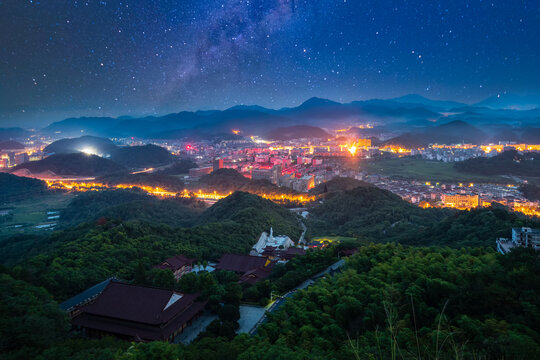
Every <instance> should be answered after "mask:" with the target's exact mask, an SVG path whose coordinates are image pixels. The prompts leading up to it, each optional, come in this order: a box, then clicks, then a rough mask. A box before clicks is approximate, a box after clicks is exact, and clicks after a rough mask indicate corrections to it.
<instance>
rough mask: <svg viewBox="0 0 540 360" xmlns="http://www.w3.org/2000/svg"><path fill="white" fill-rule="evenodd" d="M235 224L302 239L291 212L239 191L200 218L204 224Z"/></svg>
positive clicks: (296, 221) (215, 205)
mask: <svg viewBox="0 0 540 360" xmlns="http://www.w3.org/2000/svg"><path fill="white" fill-rule="evenodd" d="M228 221H234V222H236V223H239V224H244V225H246V226H248V227H254V228H261V227H262V228H263V229H265V230H266V231H268V230H270V227H271V226H272V227H273V228H274V233H275V234H284V235H288V236H290V237H291V238H293V239H294V240H297V239H298V237H299V236H300V228H299V225H298V219H297V218H296V216H295V215H294V214H293V213H292V212H291V211H289V210H287V209H285V208H284V207H282V206H280V205H277V204H275V203H274V202H272V201H270V200H267V199H263V198H261V197H259V196H257V195H254V194H249V193H246V192H241V191H237V192H235V193H233V194H232V195H229V196H228V197H226V198H225V199H222V200H220V201H218V202H217V203H216V204H214V205H213V206H212V207H210V208H209V209H208V210H206V211H205V212H204V213H203V214H202V215H201V217H200V219H199V222H200V223H202V224H209V223H219V222H228Z"/></svg>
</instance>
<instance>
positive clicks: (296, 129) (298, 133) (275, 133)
mask: <svg viewBox="0 0 540 360" xmlns="http://www.w3.org/2000/svg"><path fill="white" fill-rule="evenodd" d="M331 137H332V136H331V135H330V134H328V133H327V132H326V131H324V130H323V129H321V128H320V127H316V126H309V125H295V126H287V127H280V128H276V129H273V130H271V131H269V132H268V133H267V134H266V135H265V136H264V138H265V139H269V140H292V139H328V138H331Z"/></svg>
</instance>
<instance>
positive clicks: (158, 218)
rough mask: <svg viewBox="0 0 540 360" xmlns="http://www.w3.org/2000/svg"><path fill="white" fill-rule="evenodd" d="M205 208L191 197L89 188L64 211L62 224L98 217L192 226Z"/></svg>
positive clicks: (94, 219)
mask: <svg viewBox="0 0 540 360" xmlns="http://www.w3.org/2000/svg"><path fill="white" fill-rule="evenodd" d="M203 208H204V205H203V204H202V203H199V202H197V201H192V200H190V199H165V200H160V199H156V198H155V197H153V196H150V195H147V194H146V193H143V192H138V191H136V190H110V191H98V192H92V191H90V192H86V193H81V194H79V195H77V197H76V198H75V199H73V200H72V201H71V202H70V204H69V205H68V207H67V208H65V209H64V210H63V211H62V213H61V216H60V226H61V227H63V228H66V227H69V226H74V225H78V224H80V223H83V222H88V221H97V220H99V219H113V220H114V219H119V220H122V221H129V220H139V221H143V222H148V223H152V224H166V225H169V226H191V225H192V224H193V222H194V221H195V218H196V217H197V216H198V214H199V213H200V212H201V211H202V209H203Z"/></svg>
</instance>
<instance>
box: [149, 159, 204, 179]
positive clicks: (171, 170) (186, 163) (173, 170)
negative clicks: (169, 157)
mask: <svg viewBox="0 0 540 360" xmlns="http://www.w3.org/2000/svg"><path fill="white" fill-rule="evenodd" d="M196 167H197V163H196V162H195V161H193V160H191V159H189V158H186V159H179V160H177V161H176V162H175V163H174V164H172V165H171V166H167V167H166V168H164V169H162V170H159V171H158V173H159V174H163V175H181V174H187V173H188V172H189V169H193V168H196Z"/></svg>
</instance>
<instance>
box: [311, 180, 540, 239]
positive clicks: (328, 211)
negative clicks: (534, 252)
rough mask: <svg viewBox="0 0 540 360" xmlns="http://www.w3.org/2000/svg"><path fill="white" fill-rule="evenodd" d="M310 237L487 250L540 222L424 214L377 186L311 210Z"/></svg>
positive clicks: (489, 213)
mask: <svg viewBox="0 0 540 360" xmlns="http://www.w3.org/2000/svg"><path fill="white" fill-rule="evenodd" d="M307 225H308V235H309V236H325V235H326V236H328V235H340V236H351V237H356V238H360V239H364V240H367V241H373V242H399V243H402V244H408V245H442V246H452V247H461V246H487V247H492V246H493V243H494V239H495V238H496V237H508V236H509V235H510V228H511V227H518V226H526V225H527V226H532V227H535V226H536V227H538V226H540V224H539V222H538V221H537V220H533V219H529V218H526V217H525V216H521V215H517V214H514V213H510V212H508V211H506V210H505V209H504V208H496V207H494V208H482V209H475V210H470V211H456V210H451V209H433V208H432V209H422V208H419V207H418V206H415V205H412V204H410V203H408V202H406V201H404V200H402V199H401V198H400V197H399V196H397V195H394V194H392V193H391V192H389V191H386V190H383V189H379V188H377V187H369V186H361V187H357V188H355V189H352V190H347V191H337V192H334V193H328V195H327V196H326V197H325V198H324V199H323V201H322V204H319V205H316V206H314V207H313V208H311V209H310V215H309V217H308V221H307Z"/></svg>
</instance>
